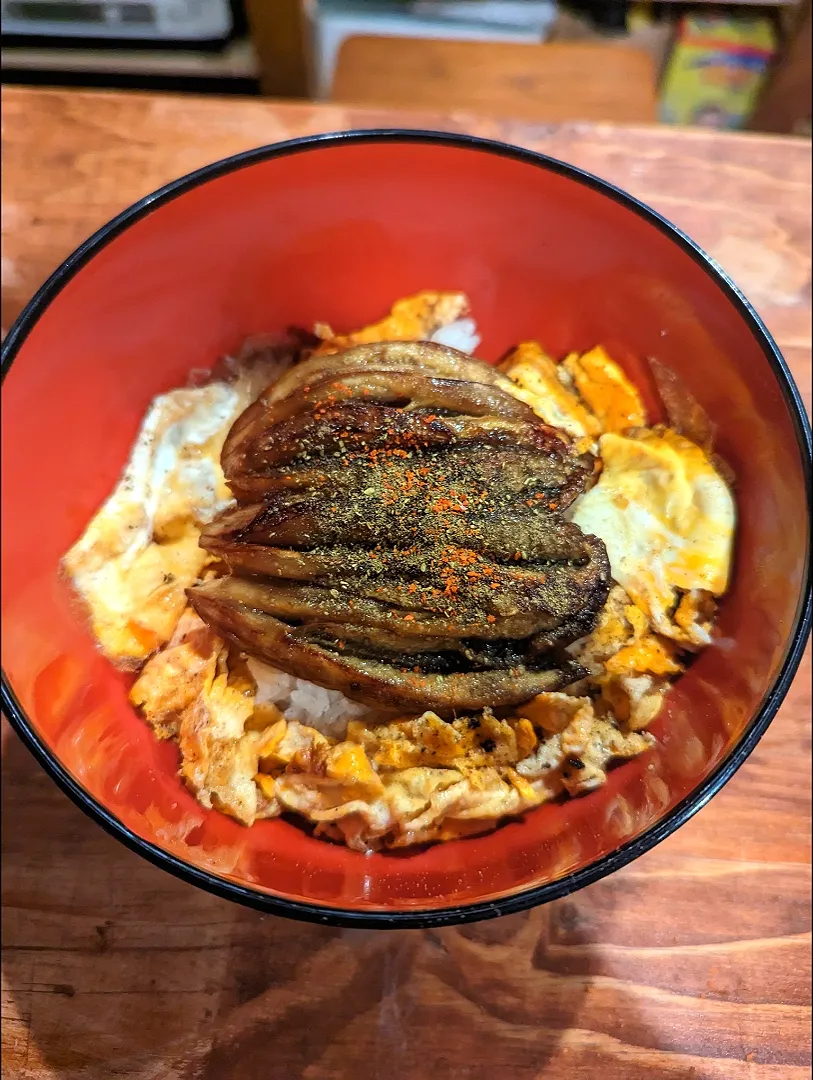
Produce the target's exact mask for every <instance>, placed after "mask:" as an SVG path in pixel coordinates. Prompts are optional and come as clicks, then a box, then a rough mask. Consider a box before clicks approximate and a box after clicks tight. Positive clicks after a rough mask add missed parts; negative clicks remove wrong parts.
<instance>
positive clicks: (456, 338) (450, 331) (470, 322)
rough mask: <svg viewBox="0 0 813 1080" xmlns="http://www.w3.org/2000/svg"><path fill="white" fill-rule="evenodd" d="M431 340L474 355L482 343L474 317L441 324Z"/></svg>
mask: <svg viewBox="0 0 813 1080" xmlns="http://www.w3.org/2000/svg"><path fill="white" fill-rule="evenodd" d="M429 340H430V341H434V342H435V343H436V344H438V345H446V346H447V348H449V349H459V350H460V352H464V353H470V354H471V355H472V356H473V355H474V350H475V349H476V348H477V346H478V345H479V344H480V335H479V334H478V333H477V323H476V322H475V321H474V319H456V320H455V321H454V322H453V323H449V325H448V326H441V327H440V329H439V330H436V331H435V332H434V334H432V336H431V338H430V339H429Z"/></svg>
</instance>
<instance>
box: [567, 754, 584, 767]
mask: <svg viewBox="0 0 813 1080" xmlns="http://www.w3.org/2000/svg"><path fill="white" fill-rule="evenodd" d="M565 761H566V762H567V764H568V765H569V766H570V767H571V769H583V768H584V762H583V761H582V760H581V759H580V758H577V757H568V758H565Z"/></svg>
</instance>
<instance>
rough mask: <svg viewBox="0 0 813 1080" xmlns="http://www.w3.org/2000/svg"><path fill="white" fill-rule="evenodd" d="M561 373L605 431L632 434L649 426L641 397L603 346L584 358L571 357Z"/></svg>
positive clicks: (563, 362) (563, 365) (584, 355)
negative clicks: (632, 429)
mask: <svg viewBox="0 0 813 1080" xmlns="http://www.w3.org/2000/svg"><path fill="white" fill-rule="evenodd" d="M559 372H560V378H561V377H562V372H564V373H566V374H567V375H569V376H570V378H571V379H572V380H573V385H574V386H575V388H576V390H577V391H578V392H579V395H580V397H581V398H582V400H583V401H584V402H585V404H586V405H587V407H588V408H589V409H590V411H591V412H592V413H593V415H594V416H595V417H596V419H597V420H598V422H599V425H600V427H601V430H602V431H628V430H629V429H630V428H635V427H645V426H646V422H647V416H646V409H645V408H644V403H643V401H642V400H641V395H640V394H639V393H638V390H637V388H636V387H635V386H634V385H633V384H632V383H631V382H630V380H629V379H628V378H627V377H626V375H625V374H624V372H623V371H622V370H621V368H620V367H619V366H618V364H616V362H615V361H614V360H612V359H610V357H609V355H608V354H607V352H606V351H605V350H604V349H603V348H602V347H601V346H600V345H598V346H596V348H595V349H590V351H589V352H586V353H583V354H582V355H581V356H579V355H578V354H577V353H571V355H570V356H567V357H565V359H564V360H563V361H562V364H561V367H560V369H559Z"/></svg>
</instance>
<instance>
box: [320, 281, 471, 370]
mask: <svg viewBox="0 0 813 1080" xmlns="http://www.w3.org/2000/svg"><path fill="white" fill-rule="evenodd" d="M468 310H469V301H468V298H467V297H466V295H465V293H458V292H420V293H416V294H415V296H407V297H404V299H403V300H398V301H396V303H395V304H393V306H392V310H391V311H390V313H389V315H387V316H386V317H385V318H383V319H381V320H380V322H377V323H372V324H371V325H370V326H365V327H363V328H362V329H361V330H355V331H353V333H351V334H336V333H334V331H333V329H332V327H330V326H328V325H327V324H326V323H317V324H316V326H315V327H314V332H315V333H316V335H317V337H320V338H322V342H321V344H320V345H319V346H317V348H316V350H315V354H316V355H317V356H319V355H325V354H328V353H336V352H342V351H343V350H344V349H349V348H350V347H351V346H353V345H370V344H372V343H374V342H376V341H437V342H439V343H440V344H443V345H448V346H450V347H451V348H459V349H461V351H463V352H473V351H474V349H476V348H477V345H478V344H479V342H480V339H479V338H478V337H477V333H476V327H475V324H474V322H473V321H472V320H471V319H468V318H466V317H465V316H466V315H467V314H468Z"/></svg>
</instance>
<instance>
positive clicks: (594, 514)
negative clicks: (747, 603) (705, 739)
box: [573, 428, 736, 646]
mask: <svg viewBox="0 0 813 1080" xmlns="http://www.w3.org/2000/svg"><path fill="white" fill-rule="evenodd" d="M599 453H600V455H601V458H602V461H603V469H602V473H601V476H600V478H599V480H598V483H597V484H595V486H594V487H593V488H591V490H590V491H588V492H587V493H586V494H585V495H583V496H582V497H581V499H579V500H578V502H577V503H576V506H575V510H574V512H573V520H574V521H575V523H576V524H577V525H578V526H579V527H580V528H581V529H582V531H583V532H585V533H592V534H593V535H595V536H598V537H600V538H601V539H602V540H603V541H604V543H605V545H606V547H607V554H608V556H609V559H610V568H611V570H612V575H613V578H614V580H615V581H616V582H618V584H619V585H621V586H622V588H623V589H624V590H625V591H626V592H627V594H628V595H629V597H630V598H631V599H632V601H633V603H634V604H636V605H637V606H638V607H639V608H640V609H641V610H642V611H643V612H644V614H645V615H646V616H647V618H648V620H649V622H650V624H651V626H652V628H653V629H654V630H655V631H657V633H659V634H663V635H665V636H666V637H669V638H672V639H674V640H675V641H678V642H681V643H682V644H684V645H687V646H692V645H701V644H706V643H707V642H708V640H709V637H708V629H707V625H706V622H705V616H704V600H703V598H704V597H707V596H711V597H715V596H720V595H721V594H722V593H723V592H725V589H726V586H727V584H728V578H729V574H730V569H731V555H732V548H733V541H734V528H735V524H736V511H735V507H734V499H733V497H732V494H731V491H730V490H729V488H728V486H727V484H726V483H725V481H724V480H723V478H722V477H721V476H720V474H719V473H718V472H717V470H716V469H715V467H714V465H713V464H712V462H711V461H710V460H709V458H708V457H707V456H706V454H705V453H704V452H703V451H702V450H701V449H700V447H698V446H696V445H695V444H694V443H692V442H690V441H689V440H688V439H685V438H683V436H681V435H678V434H677V433H676V432H674V431H671V430H669V429H667V428H659V429H655V430H651V431H638V432H636V433H635V434H631V433H628V434H626V435H619V434H615V433H607V434H605V435H602V437H601V439H600V441H599ZM686 596H688V597H689V599H688V600H686V599H685V597H686ZM705 606H706V609H707V605H705ZM693 613H694V614H693Z"/></svg>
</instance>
